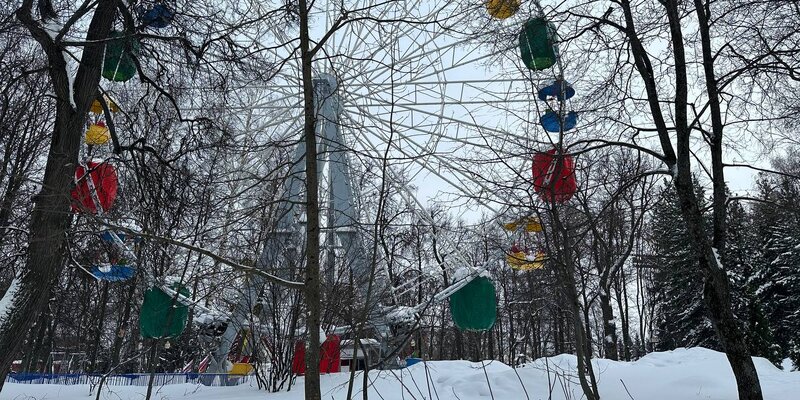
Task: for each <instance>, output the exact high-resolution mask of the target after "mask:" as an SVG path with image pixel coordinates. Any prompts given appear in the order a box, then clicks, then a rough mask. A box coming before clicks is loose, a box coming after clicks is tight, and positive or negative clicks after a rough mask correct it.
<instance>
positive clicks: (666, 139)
mask: <svg viewBox="0 0 800 400" xmlns="http://www.w3.org/2000/svg"><path fill="white" fill-rule="evenodd" d="M663 4H664V7H665V9H666V14H667V19H668V21H669V27H670V35H671V41H672V50H673V56H674V58H675V99H674V104H675V110H674V111H675V112H674V116H675V117H674V118H675V128H674V131H675V134H676V139H677V142H676V143H677V155H676V154H675V151H674V150H673V148H672V141H671V132H670V131H671V130H670V129H668V127H667V125H666V122H665V120H664V117H663V113H662V110H661V104H660V100H661V99H660V98H659V95H658V92H657V91H656V84H655V77H654V74H653V69H652V66H651V65H650V61H649V56H648V54H647V52H646V50H645V48H644V46H643V45H642V43H641V41H640V40H639V37H638V33H637V32H636V28H635V26H634V22H633V14H632V11H631V6H630V2H629V1H628V0H623V1H622V2H621V5H622V7H623V11H624V13H625V20H626V27H625V32H626V34H627V36H628V39H629V40H630V44H631V51H632V53H633V55H634V58H635V64H636V68H637V70H638V71H639V74H640V76H641V77H642V79H643V80H644V83H645V88H646V89H647V94H648V101H649V104H650V109H651V112H652V116H653V122H654V123H655V125H656V128H657V130H658V134H659V138H660V141H661V147H662V150H663V152H664V157H663V160H664V162H665V163H666V164H667V166H668V167H669V168H670V169H671V170H672V171H673V181H672V182H673V184H674V185H675V188H676V190H677V196H678V201H679V203H680V206H681V213H682V216H683V220H684V223H685V224H686V227H687V228H688V231H689V236H690V238H691V240H692V243H693V247H694V252H695V254H696V256H697V258H698V261H699V267H700V269H701V270H702V271H703V275H704V278H705V283H704V290H703V298H704V302H705V304H706V307H707V309H708V315H709V318H710V319H711V322H712V324H713V326H714V330H715V331H716V333H717V336H718V338H719V340H720V343H721V344H722V346H723V349H724V350H725V353H726V355H727V357H728V361H729V362H730V364H731V368H732V369H733V373H734V376H735V377H736V384H737V387H738V390H739V398H740V399H741V400H761V399H762V398H763V396H762V393H761V386H760V384H759V380H758V374H757V372H756V369H755V365H754V364H753V359H752V358H751V357H750V354H749V351H748V348H747V343H746V339H745V335H744V332H742V330H741V329H740V327H739V326H738V324H737V323H736V320H735V318H734V315H733V312H732V310H731V301H730V289H729V282H728V277H727V274H726V273H725V270H724V269H723V267H722V265H721V264H720V263H719V261H718V260H717V251H718V250H719V249H721V248H724V244H725V235H724V233H725V226H724V221H720V220H719V219H720V218H722V219H723V220H724V215H725V211H724V210H721V209H719V207H725V203H724V201H720V199H719V198H717V193H718V185H722V186H719V187H722V188H724V177H723V176H722V164H721V162H722V161H721V160H722V146H721V140H722V132H721V127H722V120H721V118H720V119H718V118H717V117H718V116H720V115H717V116H714V115H713V114H715V112H714V108H717V110H716V113H719V108H718V107H715V105H714V103H715V101H714V99H711V100H710V103H711V106H712V123H714V125H715V126H716V129H715V132H714V138H712V145H711V148H710V151H711V153H712V164H713V165H714V166H718V167H719V168H718V169H715V173H714V175H713V181H714V188H715V191H714V194H715V198H714V204H713V205H714V219H715V223H714V237H713V244H712V241H711V240H709V237H708V235H707V234H706V226H705V222H704V220H703V213H702V212H701V210H700V208H699V206H698V204H697V199H696V192H695V189H696V188H695V184H694V182H693V180H692V172H691V158H690V157H691V152H690V151H691V149H690V143H691V129H690V126H689V122H688V118H687V109H688V102H687V97H688V80H687V76H686V57H685V54H684V42H683V33H682V32H681V16H682V15H683V14H682V13H681V11H680V10H679V5H678V3H677V2H676V1H674V0H670V1H666V2H664V3H663ZM695 5H696V6H699V8H698V10H697V12H698V13H701V14H700V16H699V25H700V32H701V41H702V42H703V54H704V72H705V74H706V83H707V87H709V83H711V87H709V88H710V89H714V87H715V86H714V85H715V80H714V77H713V59H712V58H707V56H709V55H710V54H711V53H710V42H709V37H708V19H707V17H708V15H707V14H706V10H707V8H705V7H704V5H703V4H702V2H701V1H700V0H698V1H696V2H695ZM709 74H710V75H709ZM709 95H711V93H709ZM718 101H719V99H718V98H717V100H716V102H717V103H718ZM717 106H718V104H717ZM717 141H719V142H718V143H717ZM723 193H724V191H723ZM717 246H718V247H717Z"/></svg>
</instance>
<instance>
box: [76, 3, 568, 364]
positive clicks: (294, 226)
mask: <svg viewBox="0 0 800 400" xmlns="http://www.w3.org/2000/svg"><path fill="white" fill-rule="evenodd" d="M165 4H166V3H160V2H159V3H156V4H155V5H154V6H153V7H152V8H151V9H149V10H142V12H141V13H140V19H141V21H142V26H143V27H144V28H147V27H151V28H156V29H162V28H166V27H168V26H169V25H170V24H171V22H172V21H173V19H174V17H175V13H174V12H172V11H171V10H170V9H169V7H168V6H166V5H165ZM535 6H536V7H535V9H536V11H537V12H536V14H538V16H535V17H533V18H530V19H529V20H527V22H525V24H524V25H523V26H522V29H521V32H520V34H519V51H520V55H521V59H522V61H523V63H524V65H525V66H527V68H528V69H530V70H532V71H544V70H547V69H550V68H552V67H554V66H556V68H557V71H556V72H555V78H556V79H555V81H554V82H553V83H552V84H550V85H548V86H545V87H542V88H540V89H539V90H538V91H537V97H538V99H539V100H541V101H542V102H543V104H544V105H545V112H544V113H543V114H541V115H540V119H539V122H540V124H541V126H542V127H543V128H544V130H545V131H546V132H550V133H554V134H556V136H557V140H552V143H554V146H553V148H552V149H549V150H547V151H544V152H539V153H537V154H536V155H535V156H534V158H533V167H532V170H533V177H532V180H531V181H530V182H531V183H532V188H533V191H534V192H536V193H537V194H538V195H539V197H540V199H541V201H542V202H543V203H546V204H549V205H550V206H555V205H557V204H562V203H564V202H566V201H568V200H569V199H570V198H571V197H572V196H573V194H574V193H575V191H576V190H577V182H576V179H575V162H574V160H573V159H572V157H571V156H569V155H568V154H565V148H566V146H565V145H564V140H563V139H564V133H565V132H566V131H569V130H571V129H574V128H575V126H576V124H577V113H575V112H574V111H569V110H568V109H567V108H568V107H567V106H568V100H569V99H570V98H571V97H572V96H573V95H574V94H575V90H574V89H573V88H572V87H571V86H570V84H569V83H567V82H566V81H565V80H564V79H563V70H562V66H561V62H560V59H559V54H558V44H557V42H558V40H559V39H558V36H557V34H556V31H555V27H554V26H553V24H552V23H550V22H548V21H547V20H546V19H545V18H544V12H543V10H542V9H541V7H540V6H539V5H538V2H537V3H535ZM486 7H487V11H488V12H489V14H490V15H491V16H492V17H494V18H497V19H506V18H509V17H511V16H512V15H514V14H515V13H516V12H517V10H518V9H519V7H520V1H519V0H488V1H487V3H486ZM112 37H113V38H116V39H115V40H112V41H109V43H108V44H107V49H106V54H105V62H104V66H103V76H104V77H105V78H106V79H108V80H111V81H118V82H120V81H126V80H128V79H131V78H132V77H133V76H134V75H135V73H136V64H135V62H134V58H135V57H137V56H138V51H139V45H138V42H136V39H135V36H132V35H125V34H122V33H120V32H116V31H115V32H112ZM340 83H341V82H340V80H339V79H337V77H336V76H335V75H334V74H331V73H317V75H316V77H315V78H314V80H313V87H314V104H315V112H316V121H317V123H316V132H317V137H318V138H319V142H320V143H319V149H318V150H319V152H318V153H319V154H320V158H319V159H318V162H319V163H320V167H319V170H320V171H322V170H323V165H325V164H327V177H326V178H327V184H326V185H324V189H325V194H324V195H323V198H326V199H327V200H328V204H329V207H328V208H329V210H328V211H329V213H328V215H327V217H326V218H324V219H325V221H324V222H325V224H326V225H327V226H326V227H324V228H323V233H324V235H325V239H324V241H325V243H326V246H327V247H328V248H329V250H330V249H333V248H335V249H338V250H337V251H327V252H326V254H327V257H328V260H327V261H328V263H329V264H330V265H334V264H336V265H344V266H346V268H347V269H348V273H349V274H350V275H351V276H354V277H358V278H361V279H364V280H362V281H356V282H354V285H353V286H354V287H355V288H356V290H355V292H356V299H354V301H355V302H356V303H358V304H363V305H364V306H365V307H367V306H369V309H370V310H371V311H370V312H369V313H368V316H367V320H368V321H367V325H368V327H369V328H370V329H369V330H370V331H371V332H372V333H373V334H374V339H377V343H379V358H380V360H379V362H377V363H376V365H377V366H378V367H381V368H392V367H396V366H398V365H397V363H396V362H395V360H396V357H394V355H395V354H396V351H397V349H398V346H400V345H401V344H402V343H403V342H404V341H405V340H407V338H408V337H410V334H411V332H413V330H414V329H415V328H414V327H415V325H416V322H417V319H418V316H419V314H420V313H421V312H422V311H423V310H424V309H425V308H426V307H428V306H429V305H430V304H432V303H435V302H441V301H445V300H449V303H450V309H451V313H452V317H453V320H454V322H455V324H456V326H458V327H459V328H460V329H463V330H473V331H484V330H488V329H491V327H492V326H493V325H494V322H495V319H496V299H495V288H494V284H493V283H492V281H491V279H490V278H489V274H488V273H487V271H486V267H487V266H481V267H477V268H464V267H463V266H466V265H470V263H469V262H468V258H467V257H466V256H465V255H462V254H460V253H459V252H458V248H459V246H458V245H457V244H455V243H450V244H449V245H450V246H451V247H452V248H453V249H455V252H454V254H453V255H451V256H450V257H448V263H451V264H452V265H453V266H461V267H460V268H457V270H458V274H456V276H454V280H453V281H452V284H451V285H449V286H448V287H445V288H443V289H442V290H440V291H439V292H438V293H435V294H433V295H432V296H430V297H429V298H428V299H427V300H426V301H423V302H422V303H421V304H418V305H416V306H414V307H402V306H385V305H383V303H382V302H381V301H380V299H379V298H378V296H372V297H375V298H374V299H368V298H367V297H368V292H370V293H385V292H387V289H388V285H389V283H388V282H387V281H386V279H384V275H383V274H382V273H381V270H380V266H372V265H371V262H370V260H369V259H368V258H367V254H368V252H367V251H366V249H365V248H364V246H365V240H364V239H363V238H362V237H361V235H362V232H363V230H362V229H360V228H361V227H362V226H364V225H363V224H362V223H361V222H360V218H359V216H360V214H359V209H358V201H357V200H358V199H357V197H358V193H357V187H356V186H355V185H354V184H353V181H354V180H353V178H354V177H353V176H352V168H351V165H350V161H349V159H348V152H349V149H350V147H348V146H347V145H346V143H347V139H348V138H347V137H345V135H344V134H343V132H342V129H341V127H342V126H344V125H347V124H348V123H350V122H352V120H349V119H348V120H347V121H345V119H346V118H350V117H348V116H347V115H344V114H343V109H344V103H346V102H347V101H350V100H349V99H345V98H343V97H341V96H340V93H341V90H340V87H339V86H340ZM118 109H119V106H118V104H116V102H115V101H114V100H113V99H111V98H110V97H104V98H103V99H102V101H101V99H98V101H96V102H95V105H93V107H92V113H93V114H94V115H95V117H94V118H93V120H92V121H90V123H89V126H88V129H87V132H86V140H85V142H86V145H87V150H86V152H85V154H86V157H85V159H84V161H83V162H82V163H81V165H80V166H79V167H78V168H77V170H76V174H75V179H76V188H75V190H74V191H73V198H74V200H75V202H74V205H73V210H74V211H75V212H77V213H89V214H93V215H94V217H95V218H97V219H99V220H100V221H104V220H106V219H107V213H108V211H109V209H110V208H111V207H112V205H113V202H114V199H115V197H116V194H117V176H116V170H115V169H114V167H113V165H111V164H110V163H109V162H108V161H105V160H93V159H92V157H93V156H97V154H96V153H97V152H98V151H99V150H98V148H100V147H101V146H103V145H106V144H107V143H108V142H109V140H111V139H112V138H111V135H110V132H109V129H108V127H107V126H106V124H107V123H109V122H113V121H110V119H111V116H112V114H113V113H114V112H115V111H117V110H118ZM114 140H116V138H114ZM390 145H392V144H390ZM304 155H305V143H304V142H303V141H300V142H299V143H298V144H297V147H296V148H295V149H294V153H293V157H292V159H291V164H290V165H291V167H290V170H289V173H288V176H287V179H286V180H285V182H284V183H283V189H282V191H281V193H282V194H281V197H280V199H279V200H280V201H279V202H278V204H279V206H278V207H279V209H278V216H279V217H278V218H279V219H278V221H277V224H276V227H275V229H274V230H273V231H272V232H270V233H269V234H268V236H267V237H266V239H265V244H264V250H263V252H262V254H261V255H260V258H259V259H258V261H257V263H256V268H259V269H264V270H270V271H275V270H276V269H278V270H280V269H279V267H281V266H290V267H288V268H284V272H282V273H284V274H286V275H285V277H286V278H290V277H292V276H297V275H298V271H301V269H302V264H301V254H302V246H303V242H304V228H303V226H302V220H303V218H305V216H304V210H303V207H302V206H301V205H302V204H303V203H304V191H305V166H304V165H305V164H304V161H303V159H304ZM417 162H418V161H417ZM423 167H424V165H423ZM387 179H397V177H396V176H395V175H394V172H393V171H392V170H391V168H389V169H388V170H387ZM399 194H400V196H401V197H402V198H403V200H404V201H406V202H408V203H409V204H411V205H413V206H414V207H412V208H413V209H415V210H424V207H423V205H422V204H421V203H420V202H419V201H418V200H417V198H416V197H415V196H414V194H413V193H411V192H410V191H409V190H408V189H406V188H405V186H404V185H400V192H399ZM417 216H418V217H419V218H420V219H421V220H423V221H425V222H426V223H429V224H431V225H433V224H434V221H433V220H432V219H431V217H430V216H429V215H428V214H426V213H424V212H420V213H418V215H417ZM543 225H544V224H543V222H542V221H541V220H540V219H539V218H537V217H536V216H530V215H528V216H523V217H521V218H515V219H514V220H513V221H511V222H508V223H505V224H503V228H504V229H506V230H507V231H509V232H510V235H511V236H512V237H513V238H514V241H513V245H511V246H509V247H510V248H509V249H508V250H507V251H506V262H507V263H508V264H509V265H510V266H511V267H512V268H514V269H517V270H522V271H530V270H538V269H541V268H544V267H545V265H546V264H547V259H548V257H547V254H546V253H545V252H544V251H543V250H541V243H540V238H538V234H539V233H540V232H542V231H543V230H544V226H543ZM99 236H100V237H101V239H102V240H103V241H104V242H105V243H107V245H108V253H109V255H108V257H107V260H106V261H103V262H98V263H97V264H96V265H94V266H92V267H91V268H90V269H88V270H87V272H89V273H91V274H92V275H93V276H94V277H96V278H97V279H99V280H107V281H121V280H126V279H130V278H132V277H133V276H134V275H136V274H137V273H138V274H140V275H141V276H142V277H143V281H144V282H145V283H146V284H147V286H148V287H149V289H148V290H147V291H146V292H145V298H144V304H143V305H142V317H141V320H140V327H141V332H142V335H143V336H145V337H150V338H171V337H176V336H178V335H180V333H181V331H182V330H183V328H184V326H185V324H186V319H187V314H188V309H189V307H194V308H195V309H197V310H198V311H197V312H196V314H204V315H211V316H213V317H212V318H211V319H212V320H214V319H216V320H215V321H213V322H216V323H217V325H216V327H217V329H216V333H215V335H219V336H220V338H219V344H218V346H217V348H216V350H215V351H213V354H211V356H210V358H209V362H208V365H207V369H206V372H209V373H222V374H224V373H233V374H236V373H248V372H249V371H250V370H251V369H252V368H250V367H248V365H247V362H239V363H235V364H233V366H231V364H230V363H229V362H228V360H229V358H230V357H229V353H230V352H231V348H232V347H235V345H236V343H237V341H239V342H240V341H241V340H242V338H241V332H242V328H243V327H246V326H248V323H249V321H250V320H251V319H252V313H253V310H254V305H255V304H256V303H259V302H260V300H259V296H260V295H261V293H262V292H263V290H264V288H265V285H266V284H267V281H266V280H265V279H264V278H263V277H261V276H259V275H255V274H253V276H250V277H249V278H248V279H247V281H246V282H247V286H246V287H245V288H244V290H242V292H241V294H240V296H239V297H238V299H237V300H236V304H235V307H234V308H233V311H232V312H231V313H230V315H224V313H220V312H218V311H215V310H210V309H207V308H205V307H202V306H200V305H198V304H196V303H195V302H193V301H191V300H190V295H189V292H188V290H187V289H186V288H185V287H183V286H182V285H180V284H177V283H172V282H164V281H163V279H159V278H156V277H154V276H152V275H150V274H149V273H148V272H147V271H144V270H139V269H137V268H136V255H135V252H134V247H135V246H136V244H137V243H138V242H139V241H140V240H141V239H140V238H138V237H136V235H133V234H131V233H130V232H117V231H115V230H113V229H103V230H101V232H100V234H99ZM441 240H443V241H447V240H448V239H447V238H446V237H442V238H441ZM334 258H338V259H339V261H340V262H334V261H335V260H334ZM295 268H296V269H295ZM328 272H329V273H330V272H331V271H330V270H329V271H328ZM279 275H280V273H279ZM367 279H372V282H371V284H368V283H367V281H366V280H367ZM368 287H371V290H369V291H368V290H367V288H368ZM369 302H373V303H372V304H369ZM262 305H263V306H264V307H270V306H271V305H269V304H266V305H265V304H263V303H262ZM261 312H263V309H262V311H261ZM165 321H166V323H165ZM353 329H354V328H353V327H350V326H340V327H337V328H335V329H334V331H333V332H329V333H333V334H338V335H343V336H346V335H348V334H349V333H352V331H353ZM239 361H242V360H239Z"/></svg>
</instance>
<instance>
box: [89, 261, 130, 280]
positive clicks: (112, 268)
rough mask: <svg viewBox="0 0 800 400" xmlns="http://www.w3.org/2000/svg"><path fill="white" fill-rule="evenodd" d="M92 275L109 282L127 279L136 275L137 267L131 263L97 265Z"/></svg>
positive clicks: (93, 268) (93, 267)
mask: <svg viewBox="0 0 800 400" xmlns="http://www.w3.org/2000/svg"><path fill="white" fill-rule="evenodd" d="M92 275H94V276H95V277H96V278H97V279H102V280H104V281H109V282H119V281H126V280H128V279H131V278H133V276H134V275H136V269H135V268H133V267H132V266H130V265H108V264H106V265H95V266H92Z"/></svg>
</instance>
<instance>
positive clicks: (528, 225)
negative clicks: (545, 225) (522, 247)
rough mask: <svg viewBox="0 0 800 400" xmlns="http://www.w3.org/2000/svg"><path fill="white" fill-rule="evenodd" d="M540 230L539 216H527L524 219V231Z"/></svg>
mask: <svg viewBox="0 0 800 400" xmlns="http://www.w3.org/2000/svg"><path fill="white" fill-rule="evenodd" d="M541 231H542V222H541V221H539V218H536V217H528V218H527V219H526V220H525V232H541Z"/></svg>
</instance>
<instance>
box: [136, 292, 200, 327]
mask: <svg viewBox="0 0 800 400" xmlns="http://www.w3.org/2000/svg"><path fill="white" fill-rule="evenodd" d="M172 290H175V291H177V292H178V293H180V294H181V295H183V296H185V297H189V296H191V292H189V289H187V288H186V287H184V286H182V285H179V284H174V285H172ZM173 305H174V306H173ZM188 316H189V307H188V306H186V305H184V304H182V303H180V302H178V301H176V300H175V299H174V298H173V296H170V295H169V294H167V293H165V292H164V291H163V290H161V289H160V288H158V287H155V286H154V287H152V288H150V289H148V290H147V291H146V292H144V302H143V303H142V311H141V313H140V314H139V331H140V333H141V335H142V337H144V338H149V339H162V338H174V337H177V336H179V335H180V334H181V332H183V329H184V328H186V320H187V318H188Z"/></svg>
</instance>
